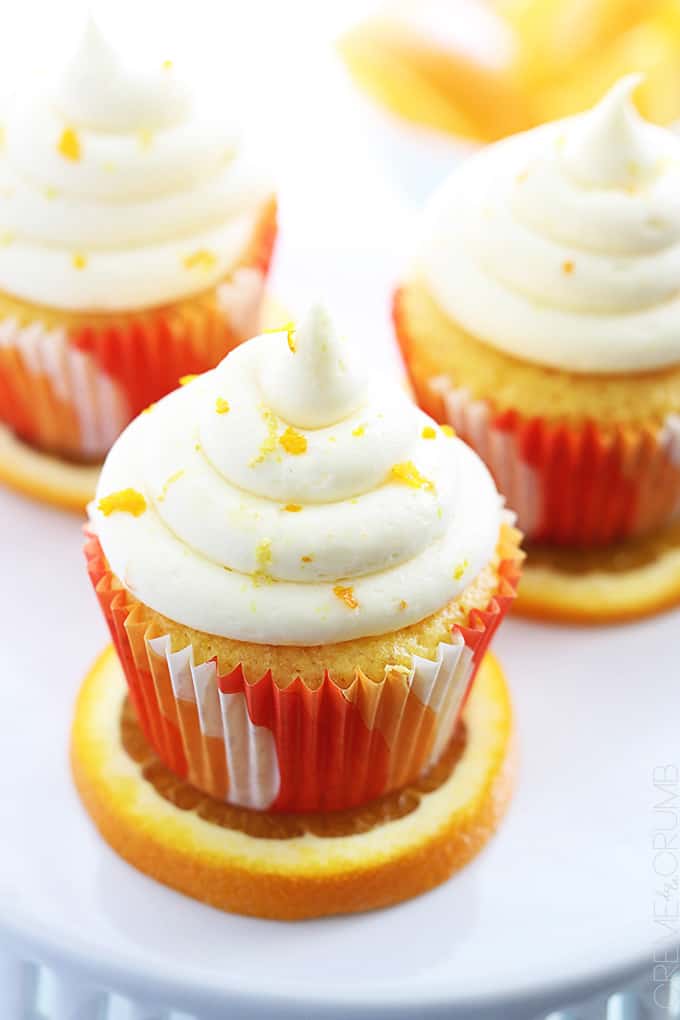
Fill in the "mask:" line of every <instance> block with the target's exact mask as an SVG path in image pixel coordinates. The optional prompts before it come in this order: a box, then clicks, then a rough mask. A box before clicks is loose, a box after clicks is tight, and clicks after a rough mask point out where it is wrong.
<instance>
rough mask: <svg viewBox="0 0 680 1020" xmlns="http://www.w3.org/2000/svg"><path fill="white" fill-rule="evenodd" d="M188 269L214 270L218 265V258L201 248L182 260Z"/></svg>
mask: <svg viewBox="0 0 680 1020" xmlns="http://www.w3.org/2000/svg"><path fill="white" fill-rule="evenodd" d="M182 261H183V263H184V265H185V267H186V268H187V269H206V270H208V269H213V268H214V267H215V265H216V264H217V256H216V255H215V254H214V252H211V251H209V250H208V249H207V248H199V249H198V251H194V252H192V253H191V255H185V256H184V258H183V259H182Z"/></svg>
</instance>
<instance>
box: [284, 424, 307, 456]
mask: <svg viewBox="0 0 680 1020" xmlns="http://www.w3.org/2000/svg"><path fill="white" fill-rule="evenodd" d="M279 443H280V444H281V446H282V447H283V448H284V450H285V451H286V453H291V454H293V456H296V457H297V456H299V454H301V453H305V452H306V450H307V440H306V438H305V437H304V436H302V435H300V433H299V432H296V431H295V429H294V428H292V427H291V426H290V425H289V426H288V428H287V429H286V431H285V432H284V433H283V435H281V436H279Z"/></svg>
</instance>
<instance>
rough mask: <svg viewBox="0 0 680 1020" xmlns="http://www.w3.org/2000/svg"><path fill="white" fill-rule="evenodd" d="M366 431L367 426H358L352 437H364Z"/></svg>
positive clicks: (353, 430)
mask: <svg viewBox="0 0 680 1020" xmlns="http://www.w3.org/2000/svg"><path fill="white" fill-rule="evenodd" d="M365 431H366V426H365V425H357V427H356V428H355V429H352V435H353V436H363V434H364V432H365Z"/></svg>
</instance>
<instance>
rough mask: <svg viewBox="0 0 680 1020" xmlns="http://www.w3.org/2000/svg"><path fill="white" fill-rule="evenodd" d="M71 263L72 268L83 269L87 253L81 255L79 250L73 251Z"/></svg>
mask: <svg viewBox="0 0 680 1020" xmlns="http://www.w3.org/2000/svg"><path fill="white" fill-rule="evenodd" d="M71 263H72V265H73V268H74V269H84V268H85V266H86V265H87V255H83V254H82V253H81V252H75V254H74V255H73V256H72V258H71Z"/></svg>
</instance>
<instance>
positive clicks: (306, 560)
mask: <svg viewBox="0 0 680 1020" xmlns="http://www.w3.org/2000/svg"><path fill="white" fill-rule="evenodd" d="M300 559H301V560H302V562H303V563H311V562H312V560H313V559H314V557H313V556H301V557H300Z"/></svg>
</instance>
